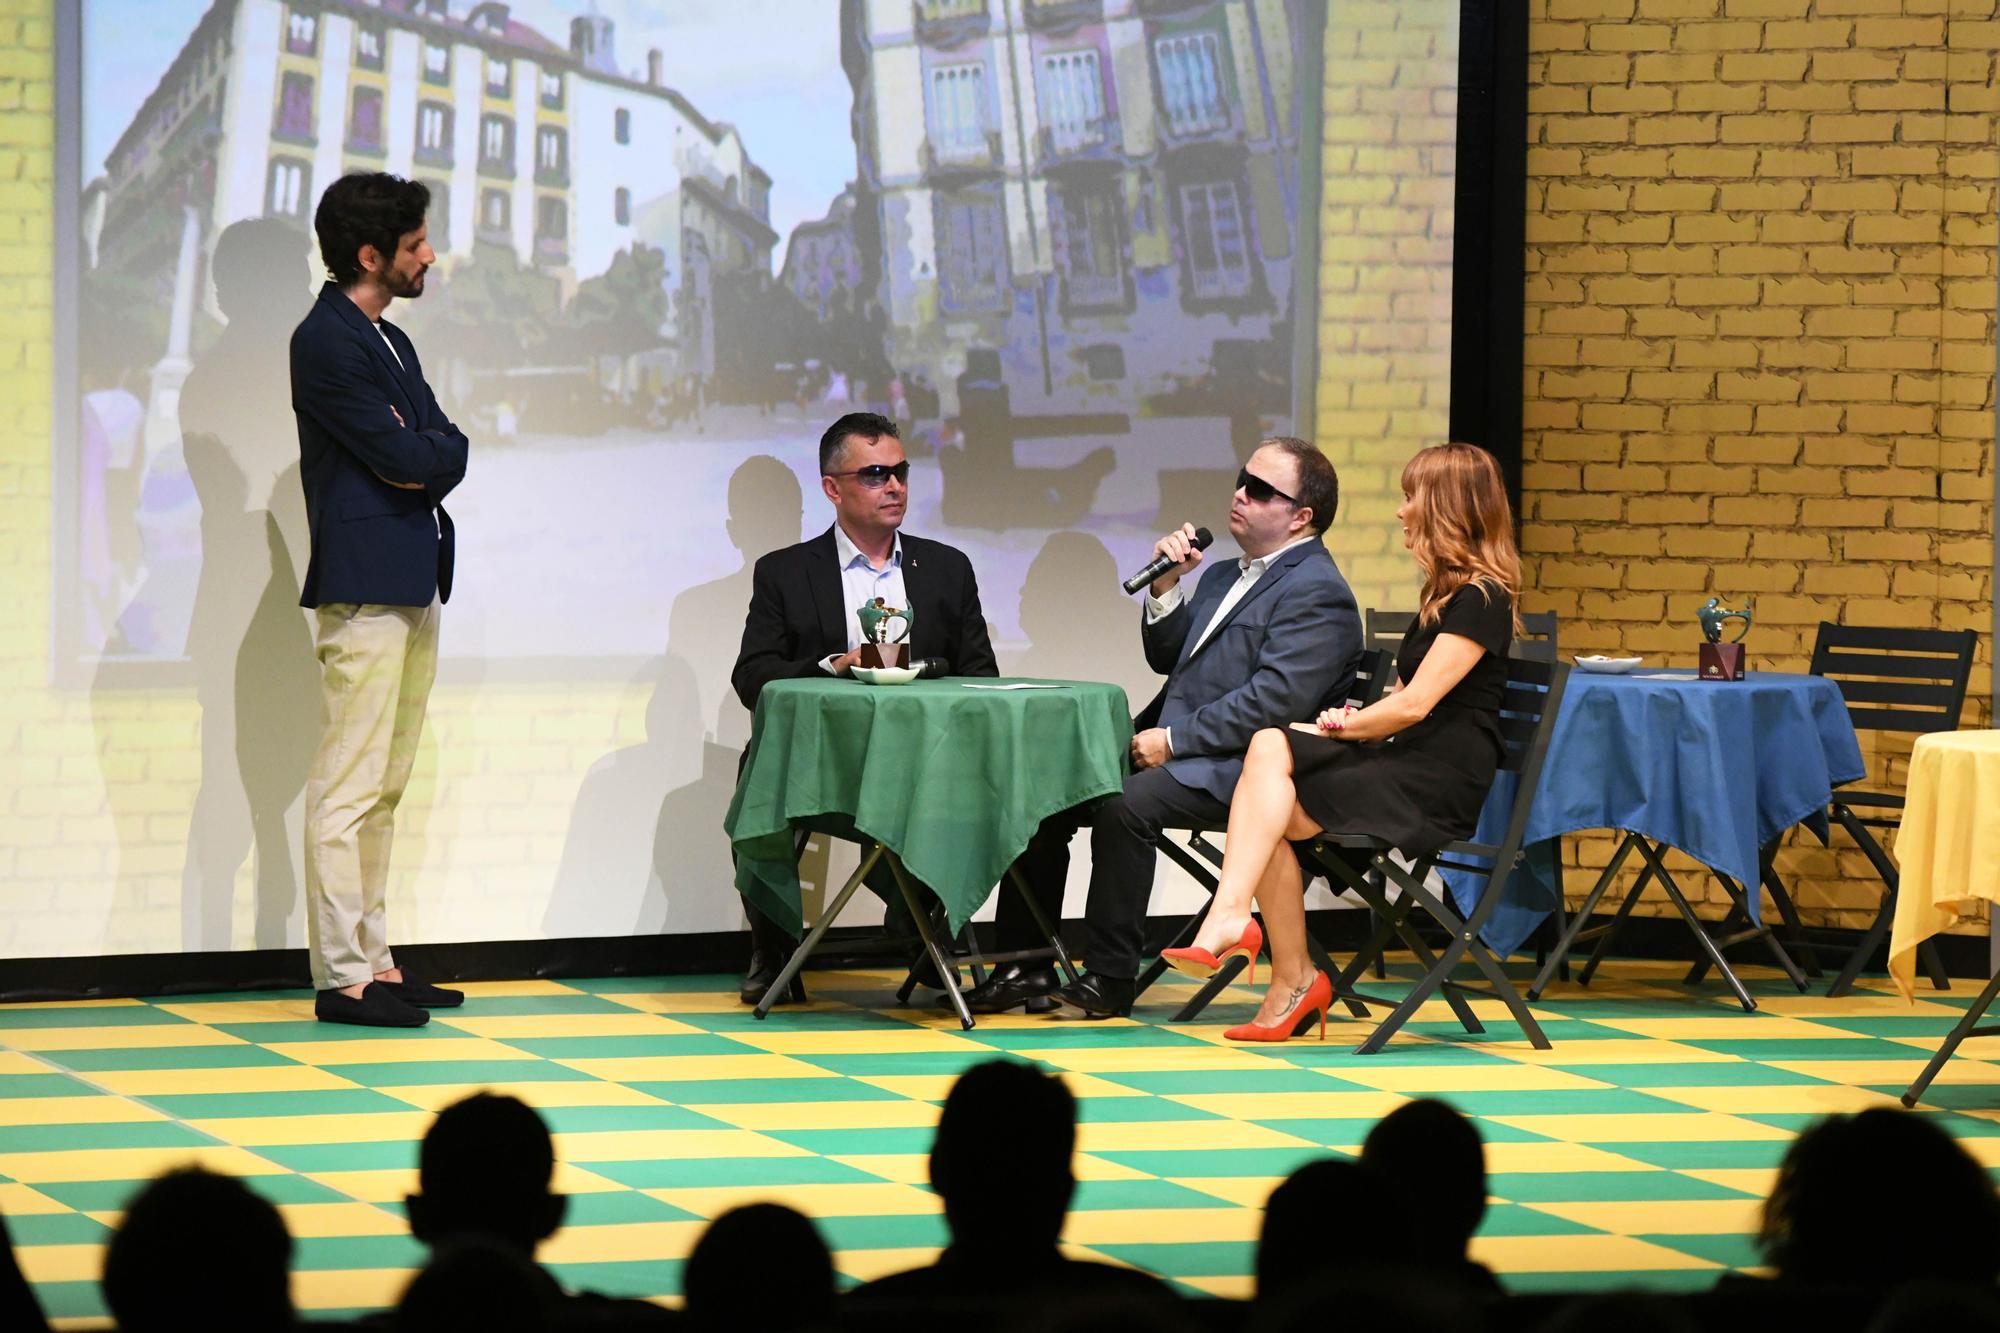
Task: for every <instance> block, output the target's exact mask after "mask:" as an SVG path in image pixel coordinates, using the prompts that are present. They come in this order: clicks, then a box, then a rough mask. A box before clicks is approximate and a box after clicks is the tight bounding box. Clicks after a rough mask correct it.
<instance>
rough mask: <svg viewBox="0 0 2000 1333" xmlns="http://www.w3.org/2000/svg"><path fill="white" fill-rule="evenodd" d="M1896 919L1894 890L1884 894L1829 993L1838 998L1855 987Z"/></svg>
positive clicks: (1827, 990)
mask: <svg viewBox="0 0 2000 1333" xmlns="http://www.w3.org/2000/svg"><path fill="white" fill-rule="evenodd" d="M1895 919H1896V895H1895V892H1894V891H1893V890H1892V891H1890V892H1888V893H1885V894H1883V895H1882V903H1881V906H1879V907H1877V908H1876V909H1875V919H1874V920H1873V921H1870V922H1869V923H1868V929H1867V930H1865V931H1863V932H1862V933H1861V939H1860V940H1859V941H1858V942H1857V943H1856V944H1855V946H1854V950H1853V952H1852V953H1850V954H1848V955H1847V962H1846V963H1845V964H1843V965H1842V966H1841V969H1840V974H1839V975H1838V976H1836V977H1835V978H1834V979H1833V984H1832V985H1831V986H1828V987H1827V988H1826V993H1827V994H1828V995H1830V996H1833V997H1834V998H1836V999H1837V998H1839V997H1840V996H1842V995H1845V994H1847V993H1848V992H1849V991H1851V990H1853V989H1854V983H1855V981H1856V979H1857V978H1859V977H1860V975H1861V970H1862V969H1863V968H1865V967H1867V966H1868V964H1869V963H1871V962H1873V961H1874V960H1875V953H1876V950H1878V949H1880V948H1881V947H1882V941H1883V940H1885V939H1887V938H1888V936H1889V927H1890V926H1891V925H1893V924H1894V923H1895ZM1925 943H1927V944H1928V943H1929V941H1928V940H1926V941H1925Z"/></svg>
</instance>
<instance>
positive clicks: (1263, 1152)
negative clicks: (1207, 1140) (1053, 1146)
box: [1092, 1147, 1325, 1180]
mask: <svg viewBox="0 0 2000 1333" xmlns="http://www.w3.org/2000/svg"><path fill="white" fill-rule="evenodd" d="M1092 1155H1093V1156H1096V1157H1102V1158H1103V1159H1105V1160H1106V1161H1108V1162H1116V1163H1117V1164H1118V1165H1120V1166H1128V1167H1130V1168H1132V1169H1133V1170H1134V1171H1143V1172H1145V1173H1146V1174H1147V1175H1149V1176H1160V1177H1172V1176H1178V1177H1181V1178H1183V1179H1190V1180H1191V1179H1197V1178H1200V1177H1204V1176H1270V1177H1274V1178H1277V1179H1283V1178H1284V1177H1285V1176H1289V1175H1290V1174H1292V1172H1294V1171H1296V1170H1298V1169H1299V1168H1300V1167H1301V1166H1303V1165H1305V1164H1306V1163H1307V1162H1310V1161H1312V1160H1313V1159H1314V1158H1316V1157H1323V1156H1325V1153H1324V1152H1322V1151H1321V1150H1320V1149H1319V1148H1317V1147H1302V1148H1190V1149H1188V1150H1187V1151H1185V1152H1100V1153H1094V1154H1092Z"/></svg>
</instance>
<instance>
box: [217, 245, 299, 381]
mask: <svg viewBox="0 0 2000 1333" xmlns="http://www.w3.org/2000/svg"><path fill="white" fill-rule="evenodd" d="M306 255H307V249H306V236H305V233H304V232H303V231H301V230H299V227H298V225H297V224H296V223H293V222H290V221H287V220H286V219H284V218H245V219H244V220H243V221H241V222H232V223H230V224H229V225H228V226H227V227H225V228H223V231H222V235H220V236H218V237H217V238H216V241H215V257H214V259H213V260H211V261H210V264H209V272H210V274H211V275H213V277H214V279H215V303H216V304H217V305H219V306H221V307H222V313H223V315H224V317H225V318H227V319H228V320H229V322H230V324H231V325H232V326H234V327H237V328H250V329H272V330H277V329H283V330H285V331H286V332H290V330H291V328H292V326H293V325H294V324H297V323H298V322H299V314H300V311H301V310H302V309H303V308H304V307H305V306H307V305H309V304H310V303H311V301H312V292H311V285H312V265H311V264H310V263H308V262H307V259H306ZM280 350H282V349H280Z"/></svg>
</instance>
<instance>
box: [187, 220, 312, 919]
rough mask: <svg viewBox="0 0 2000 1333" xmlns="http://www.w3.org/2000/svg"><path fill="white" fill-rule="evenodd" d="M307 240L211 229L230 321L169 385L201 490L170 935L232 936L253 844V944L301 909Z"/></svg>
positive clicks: (306, 639)
mask: <svg viewBox="0 0 2000 1333" xmlns="http://www.w3.org/2000/svg"><path fill="white" fill-rule="evenodd" d="M307 246H308V242H307V239H306V237H305V235H304V233H303V232H301V231H300V230H299V229H298V228H297V227H295V226H293V225H292V224H290V223H288V222H284V221H281V220H279V219H276V218H257V219H252V220H250V221H245V222H238V223H235V224H234V225H232V226H230V227H229V228H228V229H226V230H225V231H224V232H223V233H222V235H221V237H220V238H219V239H218V240H217V242H216V247H215V258H214V262H213V265H212V268H213V272H214V276H215V294H216V301H217V303H218V304H219V305H220V306H221V307H222V312H223V314H224V315H225V316H227V317H228V320H229V323H228V325H227V326H226V327H225V328H224V329H223V331H222V334H221V336H220V337H218V338H217V339H216V341H215V343H214V344H213V345H212V346H210V347H209V349H208V350H207V351H206V352H204V353H203V354H202V355H201V356H200V358H199V359H198V360H197V361H196V362H195V365H194V367H193V369H192V370H190V371H189V373H188V378H187V383H186V384H185V386H184V387H183V388H182V390H181V400H180V424H181V440H182V452H183V454H184V456H185V457H186V459H187V468H188V475H189V477H190V479H191V480H192V481H193V483H194V488H195V493H196V495H197V496H199V497H200V499H201V511H202V512H201V573H200V577H199V579H198V581H197V582H196V585H195V595H194V610H193V615H192V618H191V620H190V623H189V627H188V643H187V655H188V658H189V660H190V661H191V663H192V664H193V668H194V677H195V698H196V701H197V703H198V704H199V706H200V709H201V785H200V787H199V789H198V791H197V793H196V796H195V802H194V814H193V819H192V822H191V826H190V828H189V830H188V845H187V853H186V861H185V863H184V866H183V870H182V875H181V920H182V941H183V947H185V948H188V949H228V948H232V947H234V946H235V943H236V940H235V938H234V929H233V925H232V914H233V906H234V899H235V891H236V890H235V885H236V875H237V871H238V870H239V868H240V867H241V866H242V865H243V862H244V858H245V857H246V856H249V855H250V854H251V853H252V852H253V851H254V853H255V859H254V861H253V863H252V864H253V867H254V874H255V884H256V894H255V909H254V911H255V920H254V923H253V934H254V940H255V943H256V946H257V947H259V948H265V949H272V948H282V947H284V945H285V943H286V935H287V923H288V921H289V919H290V918H291V916H292V914H293V913H295V912H297V911H298V910H299V906H300V900H299V884H298V878H297V871H296V848H295V846H294V839H293V837H292V834H291V831H290V830H289V829H288V828H287V818H288V812H289V811H290V810H291V808H292V805H293V803H294V802H295V801H296V800H297V799H298V797H299V794H300V792H301V791H302V790H303V789H304V787H305V780H306V770H307V768H308V767H309V766H310V764H311V762H312V753H313V747H314V745H315V743H316V742H317V739H318V734H319V726H318V719H319V673H318V669H317V667H316V666H315V664H314V660H313V643H312V633H311V630H310V629H309V627H308V623H307V620H306V613H304V612H302V611H301V610H300V609H299V577H300V573H299V568H298V566H297V564H296V563H295V559H294V554H293V553H294V552H295V551H296V552H298V553H299V554H300V556H301V557H302V556H303V554H304V553H305V550H306V548H307V545H308V542H309V538H308V536H307V532H306V517H305V499H304V495H303V493H302V491H301V489H300V486H299V463H298V457H299V455H298V438H297V434H296V431H295V428H294V424H293V415H292V404H291V390H290V385H291V367H290V364H289V353H288V348H289V344H290V340H291V333H292V330H293V329H294V328H295V327H296V326H297V324H298V322H299V320H300V319H301V318H303V317H304V315H305V312H306V310H307V308H308V307H310V305H311V304H312V296H311V293H310V291H309V286H308V284H309V283H310V281H311V276H312V275H311V270H310V268H309V266H308V264H307V259H306V256H307Z"/></svg>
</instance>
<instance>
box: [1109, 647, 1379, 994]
mask: <svg viewBox="0 0 2000 1333" xmlns="http://www.w3.org/2000/svg"><path fill="white" fill-rule="evenodd" d="M1394 671H1395V663H1394V661H1393V659H1392V657H1391V654H1389V653H1387V652H1380V651H1373V652H1364V653H1363V654H1362V655H1361V662H1360V664H1359V666H1357V667H1356V668H1355V672H1354V684H1353V686H1352V687H1350V689H1349V691H1348V702H1350V703H1353V704H1356V705H1359V706H1361V707H1366V706H1367V705H1369V704H1372V703H1374V702H1375V701H1376V700H1377V699H1379V698H1381V697H1382V691H1383V690H1384V689H1386V688H1387V687H1388V684H1389V681H1390V679H1391V677H1392V675H1393V673H1394ZM1174 831H1176V832H1185V833H1186V834H1187V835H1188V840H1187V846H1185V847H1183V846H1181V845H1180V844H1179V843H1177V842H1175V841H1174V840H1173V838H1172V837H1162V838H1161V839H1160V851H1161V853H1162V854H1163V855H1164V856H1165V857H1166V858H1167V859H1168V860H1169V861H1172V862H1173V863H1174V864H1175V865H1177V866H1179V867H1180V868H1181V869H1182V870H1184V871H1186V872H1187V875H1188V877H1189V878H1190V879H1192V880H1194V882H1195V883H1197V884H1199V885H1201V887H1202V889H1203V890H1204V891H1205V892H1206V893H1207V894H1208V896H1209V897H1210V898H1211V899H1213V898H1214V897H1215V890H1216V887H1217V884H1216V878H1215V875H1216V872H1217V871H1219V870H1221V869H1222V849H1221V848H1219V847H1217V846H1216V845H1215V844H1214V843H1212V842H1210V841H1209V840H1208V839H1209V836H1210V835H1213V834H1217V833H1222V832H1224V831H1225V829H1224V826H1223V825H1221V824H1210V825H1205V826H1202V827H1199V828H1189V829H1181V830H1174ZM1302 868H1303V867H1302ZM1308 879H1310V876H1308ZM1207 915H1208V909H1207V908H1206V907H1204V908H1203V909H1202V910H1201V911H1199V912H1196V913H1194V914H1193V915H1191V916H1189V917H1187V918H1186V919H1185V920H1183V921H1182V922H1181V924H1180V926H1179V927H1178V928H1177V930H1176V931H1175V934H1174V940H1173V943H1172V944H1171V945H1169V946H1167V947H1169V948H1174V949H1179V948H1184V947H1186V946H1187V945H1188V944H1189V943H1190V942H1191V941H1193V939H1194V937H1195V935H1196V933H1197V932H1199V931H1200V929H1201V923H1202V919H1203V918H1204V917H1206V916H1207ZM1306 948H1307V949H1308V950H1309V951H1310V952H1311V954H1312V958H1313V966H1315V967H1318V968H1320V969H1322V970H1323V971H1325V972H1326V974H1327V975H1328V976H1332V975H1333V966H1334V965H1333V962H1332V960H1331V959H1329V958H1328V957H1327V955H1326V952H1325V951H1324V950H1323V949H1321V948H1320V945H1319V941H1318V940H1315V939H1313V938H1312V937H1311V936H1307V938H1306ZM1249 965H1250V960H1249V959H1248V958H1245V957H1244V956H1243V955H1242V954H1237V955H1235V956H1234V957H1232V958H1230V960H1229V961H1228V962H1226V963H1224V964H1223V965H1222V967H1221V968H1220V969H1219V970H1217V972H1216V974H1215V975H1214V976H1212V977H1210V978H1209V979H1208V980H1207V981H1205V982H1203V983H1202V985H1201V989H1199V990H1197V991H1196V992H1195V993H1194V994H1193V995H1192V996H1190V997H1189V998H1188V1000H1187V1002H1186V1003H1185V1004H1183V1005H1182V1006H1181V1007H1180V1008H1179V1009H1177V1010H1175V1011H1174V1016H1173V1018H1172V1019H1171V1020H1170V1021H1171V1022H1175V1023H1189V1022H1192V1021H1194V1019H1196V1018H1197V1017H1199V1016H1200V1015H1201V1012H1202V1010H1204V1009H1206V1008H1208V1006H1209V1005H1210V1004H1211V1003H1213V1002H1214V1000H1215V997H1216V996H1218V995H1220V994H1222V992H1223V991H1224V990H1226V989H1228V988H1229V986H1230V985H1231V984H1233V983H1234V982H1235V980H1236V978H1237V977H1239V976H1241V975H1242V974H1243V970H1244V969H1245V968H1246V967H1248V966H1249ZM1166 970H1167V964H1166V961H1165V960H1164V959H1162V958H1159V957H1155V958H1154V959H1153V961H1152V962H1150V963H1148V964H1147V965H1146V969H1145V970H1144V971H1143V972H1141V973H1140V974H1139V980H1138V982H1137V985H1136V986H1135V988H1134V989H1135V993H1136V994H1144V993H1145V991H1146V989H1147V987H1149V986H1151V985H1152V984H1153V983H1154V982H1156V981H1158V980H1159V979H1160V977H1161V976H1162V975H1163V974H1164V973H1165V972H1166ZM1350 1007H1351V1008H1352V1009H1353V1010H1354V1012H1355V1014H1356V1016H1357V1017H1365V1016H1366V1014H1367V1010H1365V1009H1362V1008H1361V1007H1360V1006H1358V1005H1352V1006H1350Z"/></svg>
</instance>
